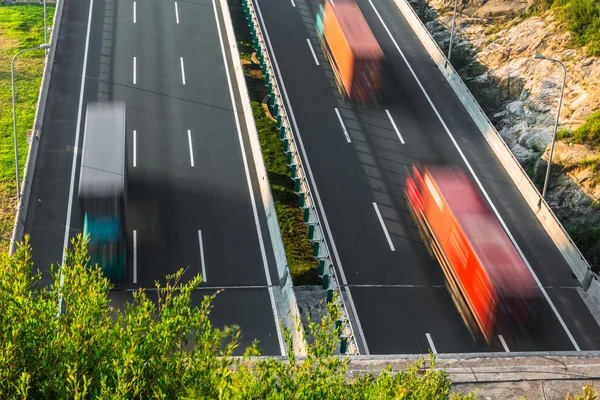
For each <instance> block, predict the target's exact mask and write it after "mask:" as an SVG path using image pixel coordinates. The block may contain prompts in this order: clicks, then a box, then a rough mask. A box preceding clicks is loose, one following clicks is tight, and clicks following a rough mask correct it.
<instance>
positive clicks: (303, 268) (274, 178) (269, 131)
mask: <svg viewBox="0 0 600 400" xmlns="http://www.w3.org/2000/svg"><path fill="white" fill-rule="evenodd" d="M230 10H231V18H232V20H233V27H234V30H235V36H236V40H237V44H238V49H239V52H240V58H241V60H242V64H243V65H244V75H245V76H246V84H247V85H248V91H249V95H250V101H251V103H252V110H253V111H254V119H255V121H256V128H257V130H258V135H259V138H260V144H261V148H262V153H263V158H264V161H265V166H266V168H267V172H268V175H269V182H270V184H271V191H272V193H273V200H274V202H275V208H276V211H277V218H278V220H279V229H280V230H281V237H282V239H283V244H284V247H285V253H286V257H287V261H288V264H289V266H290V272H291V274H292V280H293V281H294V284H295V285H316V284H319V281H320V278H319V277H318V275H317V266H318V263H317V260H316V259H315V258H314V257H313V255H312V244H311V242H310V241H309V240H308V226H307V225H306V224H305V223H304V222H303V212H302V210H301V209H300V208H299V207H298V195H297V194H296V193H295V192H294V181H293V180H292V178H291V172H290V168H289V167H288V165H287V164H286V157H285V153H284V151H283V142H282V141H281V140H280V139H279V131H278V129H277V124H276V123H275V121H273V119H271V118H270V115H268V114H267V113H266V110H265V107H266V104H263V100H264V99H265V96H266V95H267V88H266V87H265V80H264V77H263V76H262V71H261V69H260V65H257V64H254V63H253V62H252V53H253V52H254V48H253V45H252V37H251V36H250V31H249V29H248V23H247V21H246V17H245V14H244V9H243V7H242V5H241V3H240V2H239V1H236V0H233V1H231V2H230Z"/></svg>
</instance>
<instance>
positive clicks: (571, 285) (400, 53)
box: [255, 0, 600, 354]
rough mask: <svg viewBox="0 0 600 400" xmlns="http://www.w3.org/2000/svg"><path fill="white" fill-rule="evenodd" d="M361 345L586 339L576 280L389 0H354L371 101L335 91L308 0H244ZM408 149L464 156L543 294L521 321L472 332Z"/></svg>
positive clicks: (594, 332) (573, 346) (551, 343)
mask: <svg viewBox="0 0 600 400" xmlns="http://www.w3.org/2000/svg"><path fill="white" fill-rule="evenodd" d="M255 4H258V9H259V19H260V20H261V25H262V26H263V28H266V32H267V35H268V42H269V46H270V51H271V54H273V55H274V58H275V60H276V63H277V69H278V70H279V74H280V75H279V77H278V79H279V81H280V83H282V84H283V87H284V88H285V93H284V98H285V99H286V102H287V106H288V109H289V110H290V111H291V114H292V115H293V119H294V121H293V125H294V128H295V134H296V136H297V138H298V139H299V140H300V141H301V142H302V146H303V148H304V150H303V154H302V156H303V159H304V162H305V166H307V167H308V168H309V169H310V170H311V171H312V174H313V176H314V180H312V181H311V182H310V184H311V186H312V190H313V193H314V194H315V196H316V198H317V203H318V204H320V205H321V207H320V208H321V209H320V214H321V220H322V221H323V222H324V225H325V230H326V232H327V239H328V243H329V246H330V248H331V249H333V253H334V254H333V256H334V261H335V264H336V268H337V273H338V277H340V278H341V279H340V280H341V282H342V283H343V284H345V285H347V286H346V288H345V295H346V298H347V299H348V300H349V301H348V304H347V305H348V306H349V309H350V313H351V316H352V317H353V329H354V332H355V335H356V336H357V338H358V342H359V347H360V349H361V352H362V353H363V354H369V353H370V354H405V353H423V352H427V351H428V350H429V349H430V350H432V351H434V352H435V351H437V352H439V353H460V352H483V351H560V350H577V349H580V350H593V349H599V348H600V344H599V343H598V340H599V339H600V328H599V326H598V324H597V323H596V321H595V320H594V318H593V317H592V315H591V314H590V312H589V310H588V309H587V308H586V306H585V304H584V302H583V300H582V298H581V296H580V294H579V292H578V290H580V285H579V283H578V281H577V280H576V279H575V277H574V276H573V275H572V273H571V271H570V269H569V267H568V265H567V264H566V262H565V260H564V259H563V258H562V256H561V254H560V253H559V251H558V250H557V248H556V246H555V245H554V244H553V242H552V241H551V240H550V238H549V237H548V236H547V234H546V233H545V231H544V230H543V228H542V226H541V225H540V224H539V222H538V220H537V219H536V217H535V215H534V214H533V213H532V212H531V211H530V209H529V207H528V206H527V204H526V203H525V201H524V199H523V198H522V196H521V194H520V193H519V191H518V190H517V188H516V187H515V186H514V185H513V184H512V181H511V180H510V178H509V176H508V175H507V173H506V172H505V171H504V169H503V168H502V166H501V165H500V163H499V161H498V160H497V159H496V157H495V155H494V153H493V152H492V150H491V149H490V147H489V146H488V144H487V142H486V141H485V139H484V138H483V136H482V135H481V133H480V132H479V130H478V129H477V127H476V125H475V123H474V122H473V121H472V120H471V119H470V117H469V115H468V113H467V112H466V110H465V109H464V108H463V106H462V105H461V103H460V102H459V100H458V99H457V97H456V95H455V94H454V92H453V91H452V89H451V88H450V86H449V85H448V84H447V82H446V81H445V79H444V77H443V76H442V75H441V73H440V72H439V70H438V69H437V67H436V66H435V64H434V63H433V61H432V60H431V58H430V57H429V56H428V54H427V53H426V51H425V49H424V48H423V47H422V46H421V44H420V42H419V41H418V39H417V37H416V36H415V34H414V33H413V32H412V30H411V29H410V27H409V25H408V23H407V22H406V21H405V20H404V18H403V16H402V15H401V13H400V11H399V10H398V9H397V7H396V6H395V5H394V3H393V1H392V0H358V4H359V7H360V8H361V10H362V12H363V14H364V16H365V18H366V20H367V22H368V23H369V25H370V27H371V29H372V31H373V33H374V34H375V37H376V38H377V40H378V42H379V43H380V46H381V47H382V50H383V51H384V53H385V56H386V58H387V61H386V71H385V80H384V82H383V102H382V103H381V104H380V105H379V106H376V107H362V106H361V107H359V106H356V105H351V104H350V103H347V102H344V101H343V100H342V99H341V96H340V95H339V92H338V91H337V89H336V86H335V81H334V77H333V72H332V70H331V66H330V65H329V63H328V62H327V59H326V57H325V55H324V53H323V51H322V49H321V47H320V44H319V41H318V38H317V34H316V30H315V27H314V25H315V13H316V9H317V2H316V1H313V0H294V1H291V0H285V1H280V0H256V1H255ZM415 162H423V163H435V164H451V165H458V166H462V167H464V168H468V167H470V168H472V170H473V172H474V174H475V176H476V177H477V179H478V180H479V181H480V183H481V188H482V190H484V191H485V193H487V195H488V196H489V199H490V200H491V203H492V204H493V205H494V206H495V208H496V209H497V211H498V214H499V216H500V217H501V218H502V220H503V221H504V222H505V224H506V226H507V228H508V231H509V232H510V234H511V235H512V237H514V241H515V243H516V244H517V245H518V247H519V248H520V249H521V251H522V253H523V255H524V257H525V260H526V261H527V262H528V264H529V265H530V266H531V268H532V269H533V271H534V272H535V274H536V275H537V277H538V278H539V280H540V282H541V284H542V286H543V288H544V291H545V293H546V294H547V301H546V303H545V305H544V308H543V312H542V318H541V322H540V324H539V325H538V330H537V332H535V333H532V334H528V335H522V336H511V335H508V334H506V335H503V336H499V337H497V338H495V340H494V341H493V342H492V344H491V345H490V346H486V345H482V344H478V343H476V342H475V341H474V340H473V339H472V338H471V336H470V334H469V333H468V331H467V329H466V328H465V326H464V325H463V323H462V320H461V319H460V316H459V314H458V312H457V310H456V309H455V307H454V305H453V303H452V300H451V298H450V296H449V294H448V292H447V290H446V288H445V286H444V276H443V273H442V271H441V268H440V267H439V265H438V264H437V262H436V261H434V260H433V259H432V258H431V257H430V256H429V255H428V253H427V251H426V249H425V247H424V245H423V243H422V241H421V240H420V238H419V235H418V232H417V230H416V227H415V225H414V223H413V221H412V220H411V218H410V215H409V212H408V208H407V204H406V200H405V198H404V186H405V180H406V175H407V171H408V168H410V166H411V165H412V164H413V163H415Z"/></svg>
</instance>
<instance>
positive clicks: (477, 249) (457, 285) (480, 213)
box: [406, 166, 543, 343]
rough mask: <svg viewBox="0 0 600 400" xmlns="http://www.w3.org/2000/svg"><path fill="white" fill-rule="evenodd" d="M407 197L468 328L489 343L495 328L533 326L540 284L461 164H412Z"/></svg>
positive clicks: (511, 331)
mask: <svg viewBox="0 0 600 400" xmlns="http://www.w3.org/2000/svg"><path fill="white" fill-rule="evenodd" d="M406 198H407V200H408V204H409V209H410V210H411V213H412V215H413V217H414V219H415V221H416V223H417V227H418V229H419V232H420V235H421V237H422V238H423V241H424V242H425V245H426V246H427V248H428V250H429V251H430V253H431V254H432V255H433V256H434V257H435V258H436V259H437V260H438V261H439V263H440V265H441V267H442V270H443V272H444V275H445V277H446V283H447V287H448V290H449V292H450V295H451V297H452V299H453V301H454V303H455V305H456V307H457V309H458V311H459V313H460V315H461V317H462V319H463V320H464V322H465V324H466V325H467V327H468V329H469V331H470V332H471V334H472V335H473V336H474V337H475V338H476V339H483V340H484V341H485V342H487V343H490V341H491V340H492V338H493V337H494V336H495V335H496V334H498V333H499V332H502V333H503V334H505V335H507V334H518V333H519V332H524V331H529V332H531V331H532V330H534V329H535V326H536V321H537V317H538V311H539V307H540V306H541V302H542V299H543V297H542V293H541V290H540V288H539V286H538V285H537V282H536V281H535V279H534V277H533V274H532V273H531V272H530V270H529V268H528V267H527V266H526V265H525V263H524V261H523V259H522V258H521V256H520V255H519V253H518V252H517V250H516V248H515V246H514V245H513V243H512V242H511V241H510V238H509V237H508V235H507V234H506V232H505V231H504V229H503V228H502V226H501V225H500V222H499V221H498V219H497V218H496V216H495V214H494V213H493V212H492V210H491V209H490V208H489V206H488V205H487V204H486V203H485V201H484V199H483V198H482V196H481V195H480V194H479V192H478V191H477V189H476V188H475V186H474V185H473V183H472V182H471V180H470V179H469V178H468V177H467V175H466V174H465V173H464V172H463V171H462V169H459V168H456V167H445V166H431V167H423V166H419V167H417V166H413V168H412V171H411V174H410V176H409V177H408V179H407V185H406Z"/></svg>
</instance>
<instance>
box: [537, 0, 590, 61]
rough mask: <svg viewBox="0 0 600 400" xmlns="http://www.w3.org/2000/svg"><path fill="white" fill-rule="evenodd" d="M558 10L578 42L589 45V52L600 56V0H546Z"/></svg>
mask: <svg viewBox="0 0 600 400" xmlns="http://www.w3.org/2000/svg"><path fill="white" fill-rule="evenodd" d="M545 1H546V4H549V5H551V6H552V7H554V8H555V9H556V10H557V11H558V15H559V17H560V18H561V19H562V20H563V21H565V23H566V24H567V28H568V29H569V30H570V31H571V32H573V33H574V34H575V36H576V40H577V44H579V45H580V46H588V54H589V55H593V56H600V2H598V0H545Z"/></svg>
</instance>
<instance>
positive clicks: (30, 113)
mask: <svg viewBox="0 0 600 400" xmlns="http://www.w3.org/2000/svg"><path fill="white" fill-rule="evenodd" d="M47 14H48V20H47V21H48V26H49V27H50V26H52V18H53V17H54V6H48V8H47ZM43 20H44V11H43V7H42V6H41V5H16V6H0V104H2V107H1V108H0V248H2V249H6V248H7V247H8V243H9V241H10V235H11V233H12V232H11V231H12V225H13V223H14V218H15V206H16V203H17V201H16V183H15V158H14V157H15V155H14V143H13V117H12V103H11V96H12V94H11V93H12V91H11V73H10V64H11V61H12V58H13V56H14V55H15V54H16V53H17V51H19V50H22V49H26V48H30V47H36V46H38V45H40V44H41V43H43V41H44V29H43V27H44V22H43ZM43 65H44V52H43V51H42V50H37V51H30V52H25V53H22V54H21V55H19V57H18V58H17V61H16V62H15V89H16V104H17V107H16V108H17V132H18V134H17V137H18V144H19V169H20V178H21V180H22V177H23V168H24V166H25V161H26V160H27V152H28V146H27V131H28V130H29V129H31V128H32V126H33V119H34V117H35V108H36V104H37V99H38V94H39V90H40V84H41V79H42V72H43Z"/></svg>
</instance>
